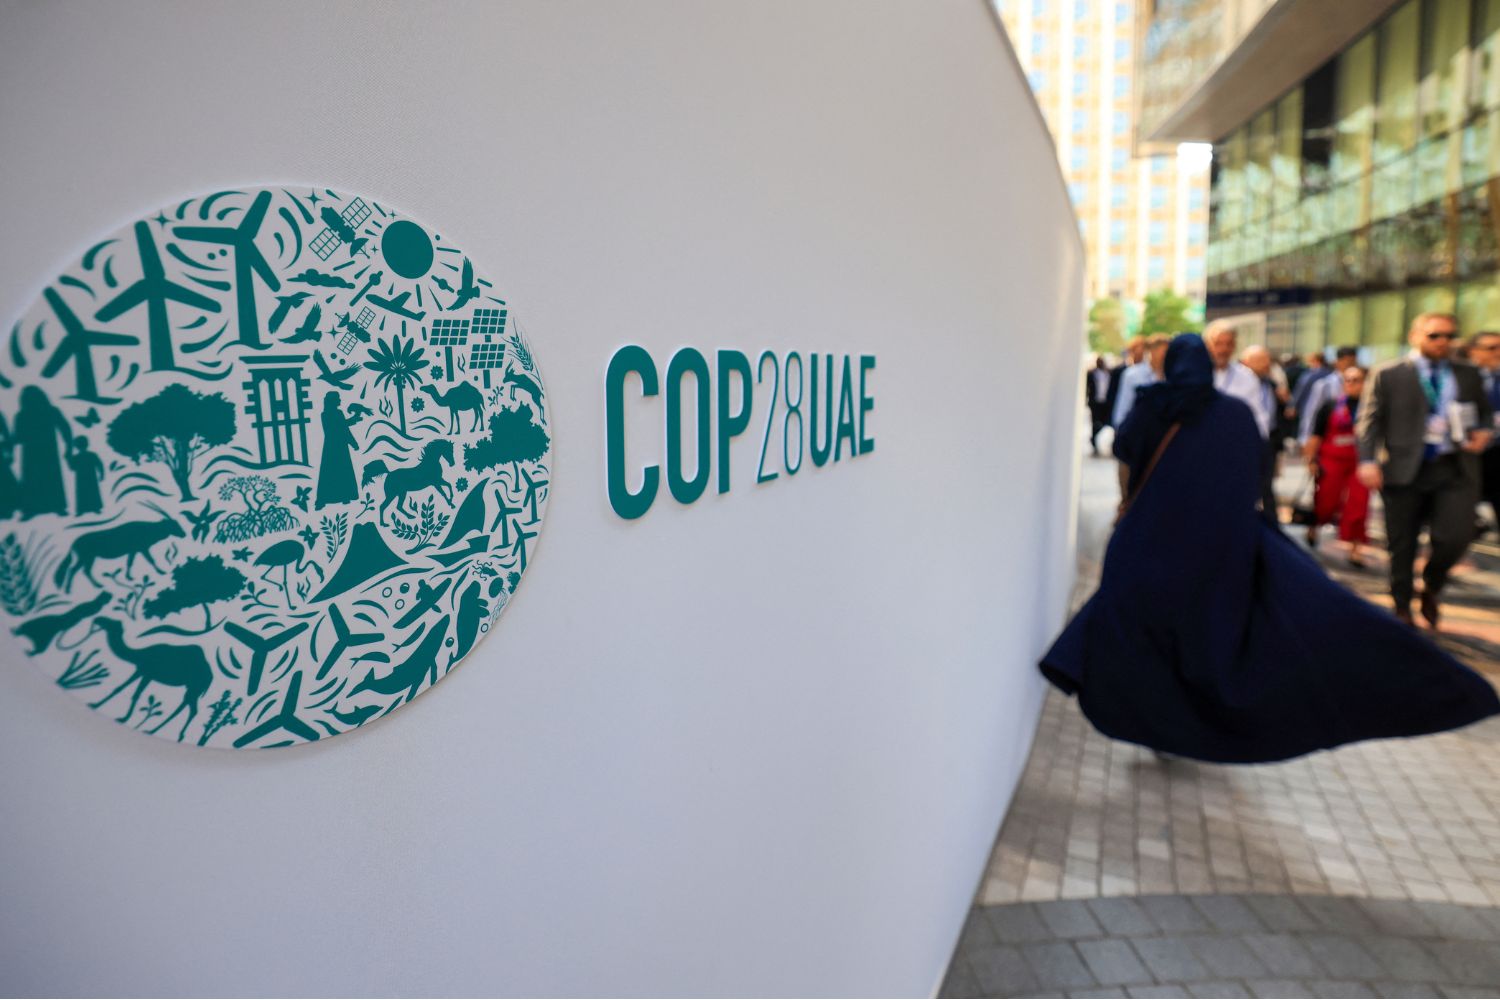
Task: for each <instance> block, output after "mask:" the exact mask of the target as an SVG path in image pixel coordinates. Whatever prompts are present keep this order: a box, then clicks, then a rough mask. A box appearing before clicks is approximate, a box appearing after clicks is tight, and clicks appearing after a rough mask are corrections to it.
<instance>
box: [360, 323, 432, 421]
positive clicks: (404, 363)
mask: <svg viewBox="0 0 1500 1000" xmlns="http://www.w3.org/2000/svg"><path fill="white" fill-rule="evenodd" d="M365 367H366V368H368V369H370V371H372V372H376V373H377V377H376V379H375V387H376V388H381V387H383V386H385V385H393V386H395V387H396V415H397V417H398V418H399V420H400V422H401V433H403V434H405V433H406V389H407V387H408V386H413V385H416V384H417V383H418V382H420V381H422V373H423V372H424V371H425V370H426V368H427V361H426V360H425V359H424V358H423V357H422V355H421V352H419V351H418V350H417V342H416V339H415V338H413V339H410V340H402V339H401V338H400V337H396V338H394V339H393V341H392V342H391V343H386V341H385V340H384V339H383V338H382V339H381V341H380V344H379V346H378V347H375V348H372V349H371V351H370V360H369V361H366V362H365Z"/></svg>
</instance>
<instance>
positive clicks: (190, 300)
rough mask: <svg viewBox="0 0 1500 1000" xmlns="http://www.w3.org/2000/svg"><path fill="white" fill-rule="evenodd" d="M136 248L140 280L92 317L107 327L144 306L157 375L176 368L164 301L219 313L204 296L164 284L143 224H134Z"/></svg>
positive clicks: (158, 257)
mask: <svg viewBox="0 0 1500 1000" xmlns="http://www.w3.org/2000/svg"><path fill="white" fill-rule="evenodd" d="M135 245H136V247H137V248H138V250H139V252H140V258H141V272H142V273H141V279H140V280H139V281H137V282H136V283H135V284H133V285H131V286H130V287H128V288H126V289H125V290H123V291H122V292H120V294H119V295H116V296H115V297H114V298H113V299H111V300H110V301H108V302H106V303H105V304H104V305H103V306H101V307H100V309H99V311H98V312H96V313H94V318H95V319H97V320H100V321H102V322H105V323H108V322H109V321H110V320H112V319H114V318H115V317H116V316H120V315H122V314H124V313H127V312H129V311H130V310H132V309H134V308H135V307H136V306H138V305H140V304H141V303H143V302H144V303H145V304H146V318H147V325H148V327H149V329H150V339H149V341H148V342H149V343H150V345H151V367H152V368H153V369H155V370H157V371H163V370H165V369H169V368H175V367H176V362H177V359H176V357H175V355H174V354H173V352H172V326H171V324H170V323H169V322H168V321H167V301H168V300H171V301H173V302H181V303H182V304H183V305H189V306H195V307H197V308H199V309H203V310H206V311H207V312H215V313H216V312H218V311H219V303H217V302H215V301H214V300H213V299H211V298H209V297H208V296H207V295H202V294H199V293H198V292H195V291H193V290H192V289H191V288H187V287H185V286H183V285H179V284H177V283H176V282H175V281H168V280H167V274H166V271H165V270H164V269H163V268H162V266H161V254H160V253H159V252H158V251H157V249H156V242H155V241H154V240H152V238H151V227H150V226H148V225H147V224H146V223H144V222H137V223H136V224H135Z"/></svg>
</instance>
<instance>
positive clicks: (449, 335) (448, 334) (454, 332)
mask: <svg viewBox="0 0 1500 1000" xmlns="http://www.w3.org/2000/svg"><path fill="white" fill-rule="evenodd" d="M427 341H428V343H430V344H431V345H432V346H433V347H462V346H463V345H464V344H467V343H468V342H469V321H468V320H466V319H435V320H433V321H432V332H431V334H430V335H429V336H428V338H427Z"/></svg>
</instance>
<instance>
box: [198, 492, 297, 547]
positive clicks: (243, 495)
mask: <svg viewBox="0 0 1500 1000" xmlns="http://www.w3.org/2000/svg"><path fill="white" fill-rule="evenodd" d="M236 496H238V497H239V498H240V499H241V500H243V501H244V502H245V509H244V511H235V512H234V513H232V514H228V515H226V516H225V517H224V520H222V521H220V522H219V527H218V528H217V529H216V530H215V532H214V540H215V541H218V542H243V541H245V540H247V539H250V538H259V537H260V536H261V535H269V534H271V533H273V532H277V531H290V530H291V529H292V528H295V527H296V526H297V522H296V521H294V520H293V519H292V515H291V512H290V511H288V510H287V509H286V508H285V507H283V506H281V504H280V503H279V501H280V500H281V497H280V496H279V495H278V494H277V492H276V484H275V483H273V482H272V481H271V480H269V479H267V478H266V477H265V476H232V477H230V479H229V480H228V481H227V482H225V483H224V485H223V486H220V487H219V499H220V500H231V499H233V498H234V497H236Z"/></svg>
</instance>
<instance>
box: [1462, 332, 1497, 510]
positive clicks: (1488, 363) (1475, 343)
mask: <svg viewBox="0 0 1500 1000" xmlns="http://www.w3.org/2000/svg"><path fill="white" fill-rule="evenodd" d="M1469 360H1470V361H1472V362H1473V363H1474V366H1475V367H1476V368H1478V369H1479V376H1480V378H1481V379H1483V381H1484V394H1485V396H1486V397H1488V399H1489V401H1490V408H1491V409H1493V410H1494V411H1495V412H1496V413H1497V414H1500V333H1496V332H1495V331H1493V330H1483V331H1481V332H1479V333H1476V334H1474V339H1473V340H1471V341H1469ZM1495 429H1496V430H1497V431H1500V418H1497V426H1496V428H1495ZM1482 465H1483V471H1484V477H1483V483H1482V485H1481V488H1480V496H1481V498H1482V499H1484V500H1486V501H1488V502H1489V505H1490V516H1491V517H1492V518H1494V522H1493V523H1494V526H1495V530H1500V439H1497V438H1496V437H1491V438H1490V445H1489V447H1488V448H1486V449H1485V450H1484V457H1483V459H1482Z"/></svg>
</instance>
